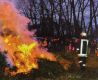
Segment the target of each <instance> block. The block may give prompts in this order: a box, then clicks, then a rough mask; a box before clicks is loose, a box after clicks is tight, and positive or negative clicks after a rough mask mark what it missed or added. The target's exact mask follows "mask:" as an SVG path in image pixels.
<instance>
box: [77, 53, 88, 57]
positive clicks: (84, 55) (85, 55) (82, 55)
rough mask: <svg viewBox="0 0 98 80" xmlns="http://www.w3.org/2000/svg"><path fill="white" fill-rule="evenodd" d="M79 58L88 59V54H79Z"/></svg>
mask: <svg viewBox="0 0 98 80" xmlns="http://www.w3.org/2000/svg"><path fill="white" fill-rule="evenodd" d="M78 56H79V57H87V54H78Z"/></svg>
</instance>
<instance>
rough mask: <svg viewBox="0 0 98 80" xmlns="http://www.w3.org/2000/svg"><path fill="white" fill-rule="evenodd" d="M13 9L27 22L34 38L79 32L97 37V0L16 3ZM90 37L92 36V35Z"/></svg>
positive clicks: (30, 0) (25, 0) (27, 0)
mask: <svg viewBox="0 0 98 80" xmlns="http://www.w3.org/2000/svg"><path fill="white" fill-rule="evenodd" d="M16 1H17V2H16V3H17V7H18V8H19V9H21V10H22V13H23V14H25V16H27V17H28V18H30V19H31V21H32V24H30V27H29V28H30V29H35V28H36V29H37V35H38V36H44V37H47V36H48V37H49V36H50V37H54V36H68V37H70V36H71V37H72V36H76V37H79V36H80V35H79V34H80V33H81V32H82V31H85V32H87V34H88V36H89V38H96V37H98V35H97V34H98V25H97V22H98V21H97V20H98V19H97V16H98V1H97V0H21V1H20V0H16ZM92 35H93V36H92Z"/></svg>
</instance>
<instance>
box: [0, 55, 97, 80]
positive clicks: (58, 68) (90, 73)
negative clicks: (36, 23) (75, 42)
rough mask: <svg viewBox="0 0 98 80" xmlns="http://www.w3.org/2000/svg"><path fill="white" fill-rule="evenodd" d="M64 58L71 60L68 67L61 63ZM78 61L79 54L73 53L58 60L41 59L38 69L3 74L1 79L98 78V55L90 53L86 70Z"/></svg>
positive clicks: (91, 79)
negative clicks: (82, 69)
mask: <svg viewBox="0 0 98 80" xmlns="http://www.w3.org/2000/svg"><path fill="white" fill-rule="evenodd" d="M62 59H63V60H64V59H65V61H67V60H68V61H70V62H71V64H70V66H68V69H64V65H61V64H60V62H59V61H60V60H62ZM66 59H67V60H66ZM77 62H78V59H77V56H76V55H73V54H70V55H69V54H68V55H66V56H64V55H63V57H62V56H61V57H59V60H58V61H57V62H51V61H48V60H43V59H40V60H39V62H38V63H39V67H40V68H39V69H38V70H34V69H33V70H32V71H31V72H30V73H28V74H18V75H16V76H3V77H1V79H0V80H98V57H96V56H95V55H89V57H88V58H87V67H86V70H85V71H81V70H80V69H79V66H78V64H77ZM67 63H68V62H67Z"/></svg>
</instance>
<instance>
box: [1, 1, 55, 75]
mask: <svg viewBox="0 0 98 80" xmlns="http://www.w3.org/2000/svg"><path fill="white" fill-rule="evenodd" d="M29 22H30V20H29V19H28V18H26V17H24V16H23V15H21V14H19V12H18V11H17V10H16V9H15V7H14V6H13V4H12V3H10V2H0V32H1V33H2V35H1V36H0V48H1V51H4V50H6V51H7V52H8V56H9V57H10V59H11V60H12V62H13V65H14V66H16V67H17V72H15V74H17V73H22V72H25V73H27V72H28V71H30V70H31V69H32V68H38V64H37V59H38V58H46V59H48V60H51V61H56V58H55V56H54V55H53V54H51V53H49V52H47V51H45V50H43V49H41V48H40V47H39V44H38V42H37V41H36V40H34V39H32V37H31V36H32V34H33V33H32V32H29V31H28V30H27V24H28V23H29Z"/></svg>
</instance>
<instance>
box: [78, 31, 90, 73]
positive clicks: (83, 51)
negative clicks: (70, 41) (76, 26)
mask: <svg viewBox="0 0 98 80" xmlns="http://www.w3.org/2000/svg"><path fill="white" fill-rule="evenodd" d="M86 37H87V35H86V33H85V32H82V33H81V41H80V52H79V54H78V58H79V65H80V70H81V71H85V68H86V59H87V48H88V39H87V38H86Z"/></svg>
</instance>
